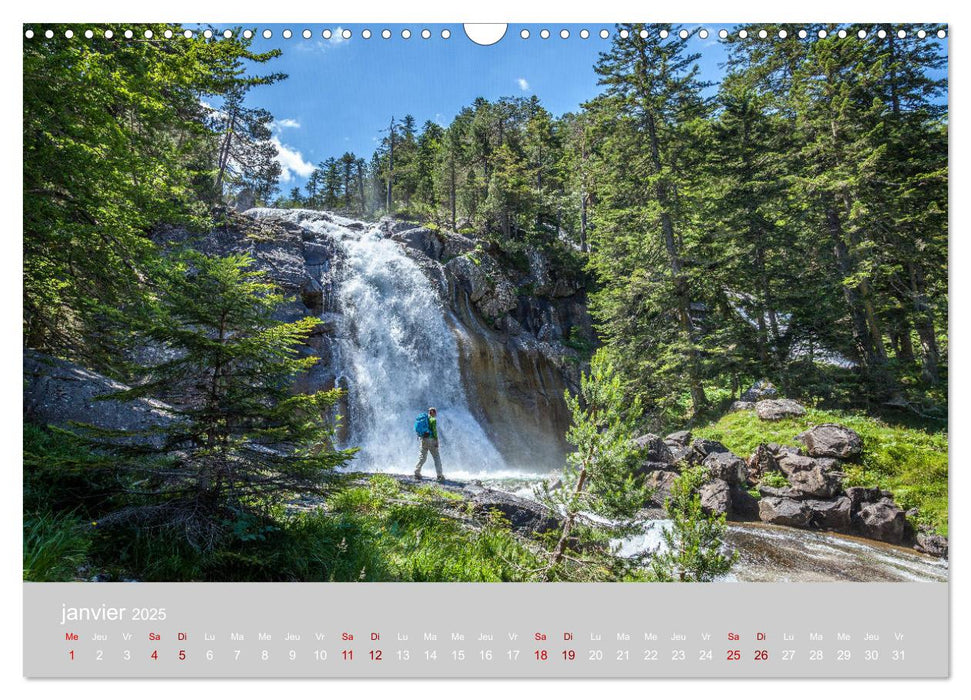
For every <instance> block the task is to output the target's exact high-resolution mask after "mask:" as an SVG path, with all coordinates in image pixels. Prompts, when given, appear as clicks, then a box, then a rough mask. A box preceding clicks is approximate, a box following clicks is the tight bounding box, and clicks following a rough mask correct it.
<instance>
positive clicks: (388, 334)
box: [249, 209, 506, 478]
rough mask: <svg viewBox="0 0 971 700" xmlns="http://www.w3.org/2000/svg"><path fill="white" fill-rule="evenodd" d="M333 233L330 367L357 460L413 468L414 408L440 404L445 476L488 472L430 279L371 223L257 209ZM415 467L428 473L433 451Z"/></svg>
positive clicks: (494, 462) (495, 458) (370, 465)
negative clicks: (337, 255)
mask: <svg viewBox="0 0 971 700" xmlns="http://www.w3.org/2000/svg"><path fill="white" fill-rule="evenodd" d="M249 214H250V215H251V216H254V217H256V218H266V217H273V218H278V219H284V220H287V221H290V222H291V223H294V224H297V225H299V226H301V227H302V228H304V229H307V230H309V231H312V232H314V233H316V234H322V235H326V236H327V237H329V238H331V239H332V240H333V241H334V242H335V243H336V244H337V245H338V246H339V247H340V248H341V250H342V252H343V254H344V260H343V262H342V263H341V265H340V269H339V270H338V271H337V274H338V280H337V289H336V297H337V300H338V308H339V310H340V315H339V319H338V327H337V329H336V335H337V345H338V352H337V357H336V358H335V360H336V365H337V371H338V374H339V375H340V377H341V385H342V386H345V388H346V389H347V391H348V398H349V406H350V410H349V413H350V416H349V417H348V418H349V426H350V435H349V439H348V445H349V446H354V445H356V446H359V447H360V448H361V451H360V453H359V454H358V456H357V458H356V459H355V460H354V462H353V463H352V466H353V468H354V469H363V470H367V471H381V472H398V473H410V472H411V470H412V468H413V467H414V464H415V462H416V461H417V459H418V440H417V437H416V435H415V433H414V430H413V424H414V420H415V417H416V416H417V415H418V414H419V413H422V412H424V411H426V410H427V409H428V408H429V407H430V406H434V407H435V408H437V409H438V426H439V433H440V436H441V439H440V442H441V454H442V461H443V465H444V470H445V474H446V476H452V477H456V478H469V477H482V476H486V477H495V476H499V475H500V474H501V473H503V472H505V471H506V470H505V464H504V462H503V459H502V457H501V456H500V455H499V452H498V451H497V450H496V448H495V447H494V446H493V444H492V442H491V441H490V440H489V437H488V436H487V435H486V433H485V431H484V430H483V429H482V426H481V425H480V424H479V422H478V421H477V420H476V419H475V417H474V416H473V414H472V411H471V410H470V408H469V403H468V397H467V395H466V392H465V388H464V387H463V386H462V378H461V373H460V371H459V349H458V344H457V342H456V339H455V336H454V334H453V332H452V330H451V329H450V328H449V325H448V323H447V322H446V317H445V314H446V311H445V308H444V306H443V304H442V301H441V300H440V298H439V296H438V294H436V292H435V290H434V288H433V287H432V284H431V283H430V282H429V280H428V279H427V278H426V277H425V275H424V274H423V273H422V271H421V269H420V268H419V267H418V265H417V264H416V263H415V261H414V260H412V259H411V258H409V257H408V256H407V255H406V254H405V253H404V251H403V250H402V248H401V246H400V245H399V244H398V243H396V242H395V241H392V240H390V239H388V238H386V237H385V236H384V235H383V234H382V232H381V230H380V229H379V228H378V227H377V226H376V225H370V224H369V225H366V226H364V227H363V228H362V227H361V224H360V223H359V222H355V221H352V220H350V219H344V218H342V217H339V216H335V215H333V214H324V213H321V212H313V211H308V210H299V209H295V210H287V209H283V210H281V209H254V210H251V211H250V212H249ZM422 473H424V474H428V475H434V473H435V470H434V465H433V464H432V460H431V456H430V455H429V458H428V461H427V462H426V464H425V466H424V467H423V469H422Z"/></svg>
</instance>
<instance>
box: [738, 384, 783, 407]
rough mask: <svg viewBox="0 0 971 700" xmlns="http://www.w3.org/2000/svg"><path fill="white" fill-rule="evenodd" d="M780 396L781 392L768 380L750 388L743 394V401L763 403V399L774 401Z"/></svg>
mask: <svg viewBox="0 0 971 700" xmlns="http://www.w3.org/2000/svg"><path fill="white" fill-rule="evenodd" d="M778 396H779V391H778V390H777V389H776V388H775V386H773V384H772V382H770V381H769V380H768V379H760V380H759V381H757V382H755V384H753V385H752V386H750V387H749V388H748V389H747V390H746V391H745V393H744V394H742V397H741V398H742V401H750V402H753V403H754V402H756V401H762V400H763V399H774V398H777V397H778Z"/></svg>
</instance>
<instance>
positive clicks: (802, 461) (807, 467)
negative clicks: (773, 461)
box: [777, 452, 819, 477]
mask: <svg viewBox="0 0 971 700" xmlns="http://www.w3.org/2000/svg"><path fill="white" fill-rule="evenodd" d="M777 464H778V465H779V470H780V471H781V472H782V473H783V474H785V475H786V476H787V477H789V476H792V475H793V474H795V473H796V472H808V471H811V470H813V469H815V468H816V467H818V466H819V465H818V464H817V462H816V460H815V459H813V458H812V457H806V456H805V455H800V454H792V453H791V452H790V453H787V454H784V455H782V457H781V458H779V460H778V461H777Z"/></svg>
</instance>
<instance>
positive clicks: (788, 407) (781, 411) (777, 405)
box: [755, 399, 806, 421]
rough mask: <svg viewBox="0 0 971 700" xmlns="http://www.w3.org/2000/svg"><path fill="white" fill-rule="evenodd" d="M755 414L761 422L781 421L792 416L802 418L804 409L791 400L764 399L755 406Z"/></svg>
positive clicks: (804, 412)
mask: <svg viewBox="0 0 971 700" xmlns="http://www.w3.org/2000/svg"><path fill="white" fill-rule="evenodd" d="M755 413H756V414H757V415H758V417H759V418H760V419H762V420H770V421H775V420H782V419H783V418H791V417H793V416H803V415H805V414H806V409H805V408H803V406H802V404H800V403H798V402H796V401H793V400H792V399H764V400H762V401H759V402H758V403H756V404H755Z"/></svg>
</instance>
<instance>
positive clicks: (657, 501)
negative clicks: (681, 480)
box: [644, 471, 678, 507]
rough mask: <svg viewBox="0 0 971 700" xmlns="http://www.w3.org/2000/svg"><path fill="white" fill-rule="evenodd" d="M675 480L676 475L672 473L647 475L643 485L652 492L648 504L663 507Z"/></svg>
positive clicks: (663, 472)
mask: <svg viewBox="0 0 971 700" xmlns="http://www.w3.org/2000/svg"><path fill="white" fill-rule="evenodd" d="M677 478H678V475H677V473H676V472H672V471H655V472H651V473H650V474H648V475H647V478H646V479H644V484H645V485H646V486H647V488H649V489H651V491H652V495H651V499H650V503H651V504H652V505H656V506H661V507H663V506H664V502H665V501H666V500H667V499H668V498H670V496H671V486H672V485H673V484H674V480H675V479H677Z"/></svg>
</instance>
